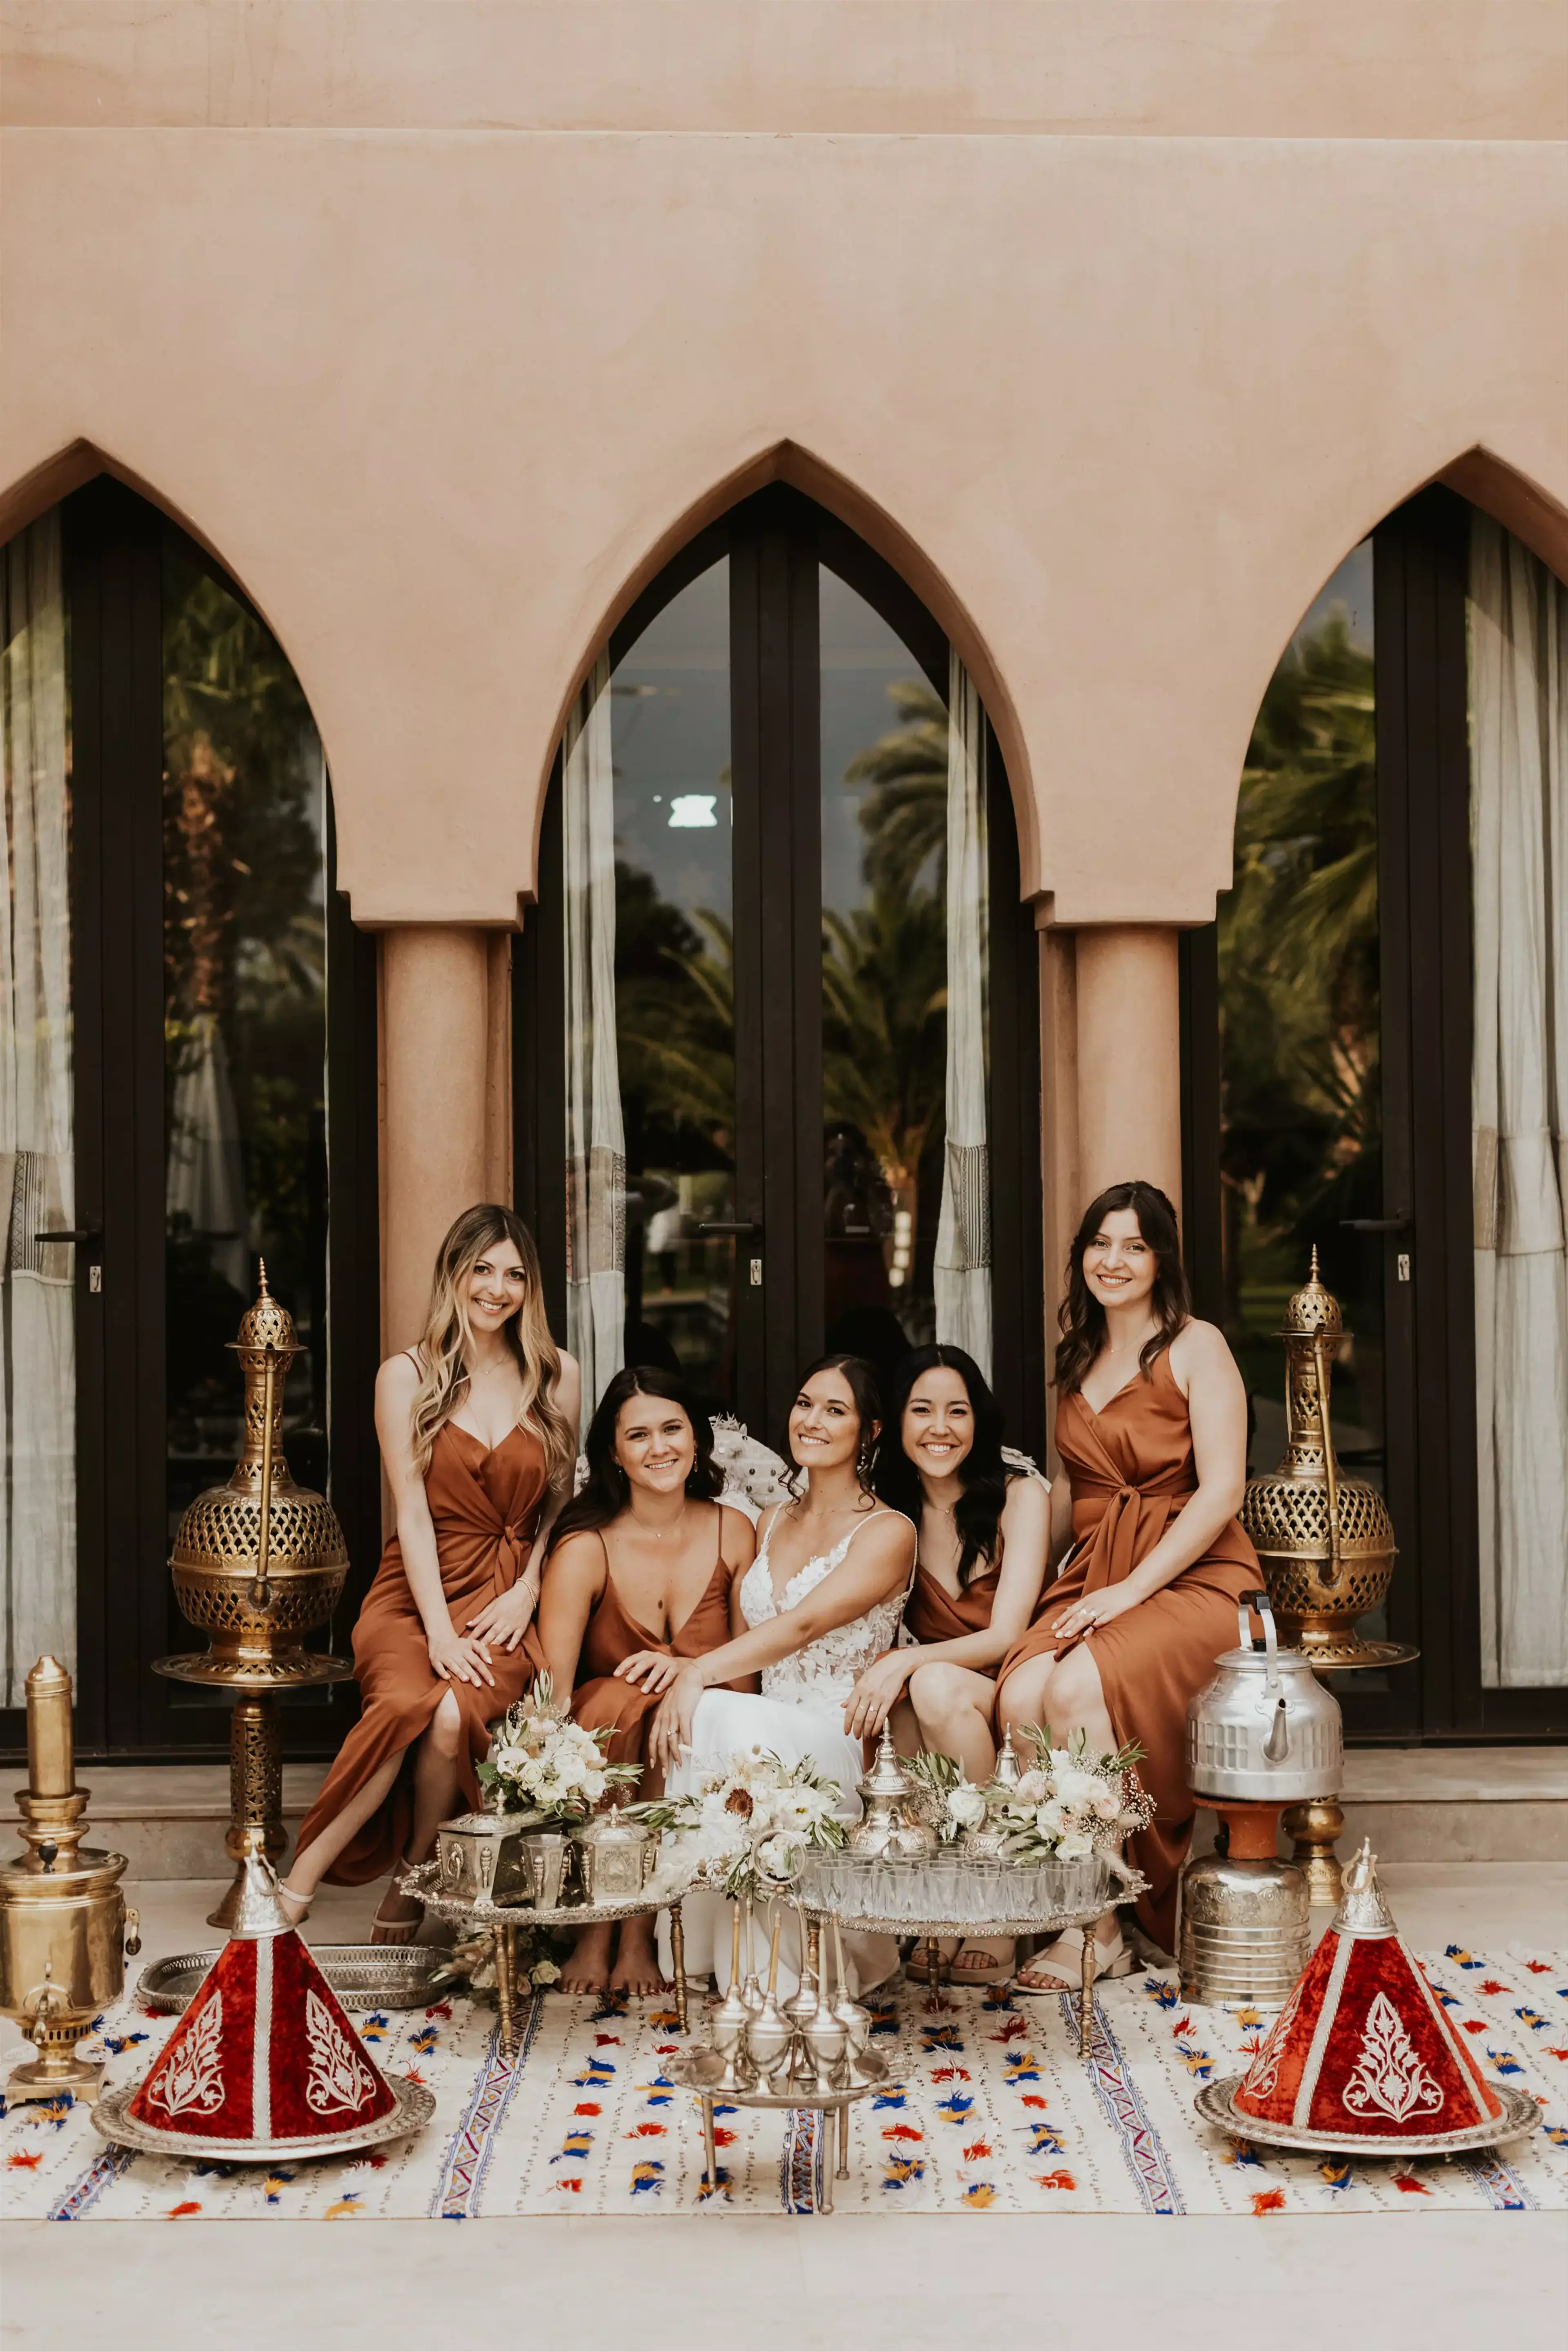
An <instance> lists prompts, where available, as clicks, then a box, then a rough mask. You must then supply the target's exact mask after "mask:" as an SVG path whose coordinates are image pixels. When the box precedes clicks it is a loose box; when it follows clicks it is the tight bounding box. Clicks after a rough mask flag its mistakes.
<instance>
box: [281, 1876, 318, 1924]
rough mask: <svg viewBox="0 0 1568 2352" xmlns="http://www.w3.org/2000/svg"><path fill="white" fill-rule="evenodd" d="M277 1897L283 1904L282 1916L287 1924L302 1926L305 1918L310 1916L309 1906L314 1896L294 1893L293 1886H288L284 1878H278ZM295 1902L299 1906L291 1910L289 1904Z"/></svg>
mask: <svg viewBox="0 0 1568 2352" xmlns="http://www.w3.org/2000/svg"><path fill="white" fill-rule="evenodd" d="M277 1899H278V1902H279V1903H280V1904H281V1905H282V1906H283V1916H284V1917H285V1918H286V1919H287V1922H288V1924H289V1926H290V1927H303V1926H304V1925H305V1922H306V1920H307V1919H308V1917H309V1916H310V1906H311V1903H312V1901H313V1900H314V1897H313V1896H311V1895H296V1893H295V1892H294V1889H293V1887H292V1886H290V1885H289V1884H288V1881H287V1879H286V1878H285V1879H280V1880H279V1882H278V1887H277ZM295 1903H298V1906H299V1908H298V1911H295V1910H291V1909H290V1907H289V1906H290V1905H292V1904H295Z"/></svg>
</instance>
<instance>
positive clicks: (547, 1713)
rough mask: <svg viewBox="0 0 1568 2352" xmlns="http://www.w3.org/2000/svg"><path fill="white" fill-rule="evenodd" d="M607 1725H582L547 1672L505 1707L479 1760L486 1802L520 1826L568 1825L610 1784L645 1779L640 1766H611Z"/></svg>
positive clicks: (613, 1786)
mask: <svg viewBox="0 0 1568 2352" xmlns="http://www.w3.org/2000/svg"><path fill="white" fill-rule="evenodd" d="M610 1737H611V1734H610V1731H609V1729H608V1727H604V1728H601V1730H598V1731H589V1730H585V1729H584V1727H583V1726H582V1725H581V1724H580V1723H573V1721H572V1720H571V1717H570V1712H569V1711H568V1709H567V1708H566V1707H565V1706H563V1705H562V1704H561V1702H560V1701H559V1699H558V1698H557V1697H556V1696H555V1692H554V1690H553V1688H552V1686H551V1683H550V1678H549V1675H539V1676H538V1680H537V1681H536V1682H535V1683H534V1685H533V1687H532V1688H531V1690H528V1691H527V1692H525V1694H524V1696H522V1697H521V1698H520V1699H518V1700H517V1701H516V1703H515V1704H514V1705H513V1706H509V1707H508V1708H507V1712H506V1714H505V1715H504V1716H503V1717H501V1719H500V1721H499V1722H498V1723H497V1724H496V1725H495V1726H494V1727H492V1730H491V1733H490V1752H489V1754H488V1756H486V1759H485V1760H484V1762H483V1763H482V1764H479V1765H477V1766H476V1768H475V1769H476V1774H477V1777H478V1780H479V1784H480V1786H481V1788H482V1789H483V1790H484V1791H485V1797H486V1806H487V1807H488V1809H489V1810H490V1811H492V1812H497V1813H504V1814H505V1815H506V1816H507V1819H508V1820H509V1821H515V1822H516V1823H517V1827H518V1828H519V1829H524V1830H539V1829H573V1828H576V1827H577V1826H578V1824H579V1823H580V1822H585V1821H586V1820H587V1819H588V1816H589V1814H590V1813H591V1811H593V1808H594V1807H595V1805H597V1804H598V1803H599V1801H600V1800H601V1798H602V1797H605V1796H607V1795H608V1794H609V1792H610V1791H611V1790H612V1789H617V1788H623V1787H625V1786H626V1785H627V1784H628V1783H629V1782H632V1781H635V1780H639V1779H640V1778H641V1777H642V1767H641V1766H640V1765H637V1764H612V1763H610V1762H608V1761H607V1760H606V1758H605V1754H604V1750H605V1748H606V1746H607V1745H608V1743H609V1740H610Z"/></svg>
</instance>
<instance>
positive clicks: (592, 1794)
mask: <svg viewBox="0 0 1568 2352" xmlns="http://www.w3.org/2000/svg"><path fill="white" fill-rule="evenodd" d="M609 1786H610V1783H609V1781H608V1780H606V1779H605V1777H604V1775H603V1773H602V1772H585V1773H584V1774H583V1776H582V1793H583V1795H584V1796H585V1797H587V1798H589V1799H591V1801H592V1802H593V1803H595V1804H597V1803H598V1801H599V1800H600V1798H601V1797H602V1795H603V1794H604V1791H605V1790H606V1789H607V1788H608V1787H609Z"/></svg>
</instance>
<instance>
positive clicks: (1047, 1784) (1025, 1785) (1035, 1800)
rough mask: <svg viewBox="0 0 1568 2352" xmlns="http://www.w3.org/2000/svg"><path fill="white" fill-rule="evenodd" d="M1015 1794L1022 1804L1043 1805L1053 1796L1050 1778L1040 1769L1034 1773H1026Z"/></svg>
mask: <svg viewBox="0 0 1568 2352" xmlns="http://www.w3.org/2000/svg"><path fill="white" fill-rule="evenodd" d="M1013 1794H1014V1795H1015V1796H1016V1797H1017V1798H1018V1800H1019V1803H1020V1804H1023V1805H1042V1804H1043V1803H1044V1802H1045V1800H1046V1799H1047V1797H1049V1796H1050V1794H1051V1780H1050V1778H1049V1776H1048V1775H1047V1774H1046V1773H1044V1772H1041V1771H1040V1770H1038V1769H1036V1770H1034V1771H1032V1772H1026V1773H1024V1775H1023V1777H1022V1778H1021V1780H1019V1784H1018V1787H1017V1788H1016V1789H1015V1790H1014V1791H1013Z"/></svg>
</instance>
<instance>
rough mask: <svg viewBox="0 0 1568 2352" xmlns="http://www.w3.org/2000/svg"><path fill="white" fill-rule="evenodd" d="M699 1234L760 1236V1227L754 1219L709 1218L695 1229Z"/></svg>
mask: <svg viewBox="0 0 1568 2352" xmlns="http://www.w3.org/2000/svg"><path fill="white" fill-rule="evenodd" d="M697 1231H698V1233H699V1234H714V1235H717V1234H737V1235H739V1234H760V1232H761V1231H762V1228H761V1226H760V1225H759V1224H758V1223H757V1221H756V1219H755V1218H754V1217H733V1218H731V1217H710V1218H708V1219H706V1221H705V1222H704V1223H702V1224H699V1225H698V1227H697Z"/></svg>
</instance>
